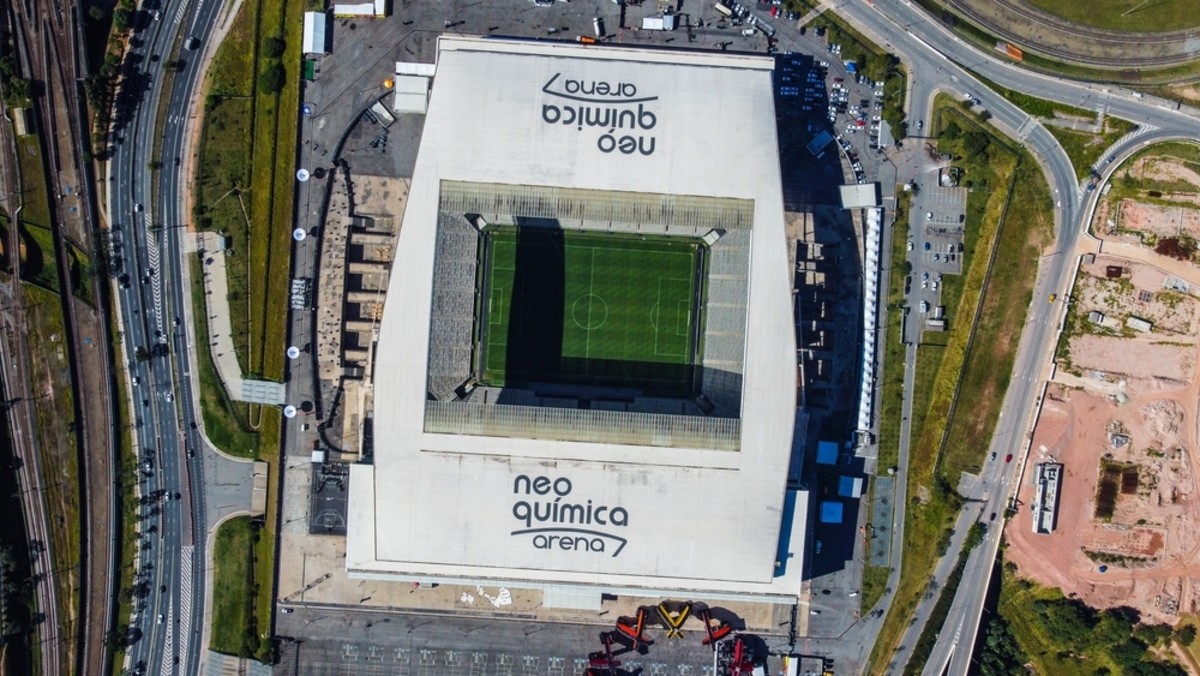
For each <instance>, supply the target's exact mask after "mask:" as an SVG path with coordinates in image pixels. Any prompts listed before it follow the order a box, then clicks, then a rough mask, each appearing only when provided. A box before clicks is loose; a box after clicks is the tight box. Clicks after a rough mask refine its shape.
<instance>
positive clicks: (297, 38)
mask: <svg viewBox="0 0 1200 676" xmlns="http://www.w3.org/2000/svg"><path fill="white" fill-rule="evenodd" d="M272 2H273V3H274V4H277V5H279V7H280V12H279V17H280V20H281V21H282V23H281V24H279V25H278V26H277V32H276V33H274V34H271V33H268V35H269V36H270V35H282V36H283V38H284V56H283V63H284V64H285V69H286V77H285V78H284V84H283V90H282V91H281V92H280V94H279V98H278V114H277V118H278V120H277V125H276V138H277V144H276V147H275V160H274V164H275V168H274V184H273V188H272V192H273V193H274V199H273V206H272V221H271V222H272V225H271V235H270V242H271V246H270V249H269V250H268V253H270V255H271V258H270V263H269V266H268V269H269V271H270V276H269V277H268V284H269V286H268V288H267V294H266V309H267V314H266V327H265V338H264V341H263V357H262V370H261V373H262V374H263V377H265V378H267V379H269V380H283V369H284V361H285V360H284V353H285V352H286V347H287V346H286V345H284V342H285V340H286V338H287V313H286V312H278V311H275V309H276V308H284V307H287V302H288V294H289V293H290V289H289V283H290V277H289V271H290V267H291V258H290V257H291V251H292V226H293V223H294V220H293V219H294V218H295V213H294V205H295V194H296V193H295V186H296V179H295V173H296V147H297V144H298V143H299V133H298V130H299V124H300V70H299V69H300V63H301V59H302V56H303V55H302V54H301V48H302V45H301V44H300V42H301V34H300V33H301V30H302V28H303V23H304V22H303V14H304V6H303V4H302V3H298V2H291V3H289V2H283V1H282V0H272ZM293 69H294V70H293Z"/></svg>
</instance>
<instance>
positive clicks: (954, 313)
mask: <svg viewBox="0 0 1200 676" xmlns="http://www.w3.org/2000/svg"><path fill="white" fill-rule="evenodd" d="M935 109H936V112H935V116H934V121H935V125H936V126H935V128H934V129H935V130H936V131H937V132H938V133H939V134H940V135H941V140H940V141H939V149H940V150H941V151H942V152H949V153H951V154H952V155H954V156H955V158H956V159H955V162H954V164H955V166H960V167H962V168H963V169H964V178H963V186H964V187H966V188H967V189H968V196H967V214H966V222H965V233H964V251H963V253H962V257H963V274H962V275H961V276H959V275H947V276H945V278H944V279H943V282H942V296H941V301H942V304H943V305H945V307H946V310H945V316H946V318H947V329H948V330H947V331H946V332H945V333H925V334H923V336H922V344H921V345H920V347H919V348H918V353H917V372H916V374H915V387H914V393H913V420H912V423H913V425H912V440H911V446H910V452H909V472H908V477H907V481H908V498H909V504H908V509H907V511H906V514H905V532H904V543H905V545H904V552H903V556H904V563H903V569H902V572H901V577H900V583H899V587H898V588H897V590H896V598H895V602H894V603H893V604H892V608H891V611H890V613H889V614H888V617H887V620H886V621H885V623H884V626H883V628H882V630H881V632H880V635H879V639H878V640H877V641H876V645H875V650H874V652H873V653H872V657H871V662H872V665H873V666H874V667H875V668H876V669H879V668H882V666H883V665H884V664H886V662H887V656H888V655H890V654H891V653H892V651H893V650H894V649H895V646H896V644H897V642H898V641H899V639H900V636H901V635H902V634H903V631H904V628H905V627H906V626H907V622H908V618H909V617H910V616H911V614H912V612H913V609H914V608H915V607H916V604H917V602H918V601H919V599H920V597H921V595H922V594H923V593H924V592H925V590H926V589H925V588H926V585H927V582H928V580H927V576H928V571H929V570H932V569H933V567H934V565H935V563H936V561H937V559H938V558H939V557H940V556H941V555H942V554H944V553H945V548H946V546H947V544H948V541H949V536H950V529H951V527H952V525H953V521H954V518H955V516H956V514H957V512H958V510H959V508H960V507H961V499H960V498H959V496H958V495H957V493H956V492H955V490H954V487H955V485H956V484H957V481H958V477H959V473H960V472H961V471H964V470H965V469H967V468H968V467H970V466H972V464H973V463H977V462H978V461H979V459H981V458H982V456H983V454H984V453H985V449H986V448H987V440H988V438H989V437H990V434H991V431H992V429H994V427H995V421H996V419H997V417H998V415H999V406H1000V402H1001V400H1002V398H1003V394H1004V388H1005V386H1006V385H1007V382H1008V378H1009V373H1010V371H1011V368H1012V359H1013V357H1014V354H1015V349H1016V336H1018V335H1019V333H1020V327H1021V325H1022V322H1021V321H1020V320H1019V319H1017V320H1016V321H1015V324H1014V325H1013V326H998V322H999V321H1000V320H994V319H993V318H990V317H986V316H983V315H986V314H987V313H988V312H1000V314H1002V315H1003V316H1004V317H1010V316H1011V315H1016V316H1018V317H1019V316H1021V315H1023V313H1024V311H1025V308H1026V307H1028V301H1029V297H1030V293H1031V292H1030V291H1029V290H1028V289H1029V288H1030V287H1031V285H1032V283H1033V275H1032V274H1030V273H1031V271H1032V270H1033V269H1034V266H1035V264H1036V252H1037V245H1038V243H1044V242H1045V239H1046V234H1047V233H1048V225H1049V223H1050V222H1051V221H1050V214H1051V211H1050V201H1049V190H1048V188H1047V186H1046V184H1045V183H1044V179H1043V178H1042V176H1041V174H1040V171H1039V170H1038V169H1037V167H1036V164H1034V163H1033V161H1032V159H1031V158H1028V157H1023V156H1021V155H1019V154H1017V153H1016V152H1015V151H1014V150H1013V149H1012V148H1010V147H1009V146H1007V145H1005V142H1004V141H1003V140H1002V139H1000V138H999V137H997V136H995V135H994V134H993V133H992V131H991V129H990V127H987V126H986V125H983V124H981V123H980V121H979V120H978V118H977V117H974V116H972V115H971V114H970V113H968V112H966V111H964V110H963V109H962V108H961V107H960V105H959V104H958V103H956V102H954V101H952V100H951V99H950V98H949V97H946V96H940V97H939V98H938V100H937V102H936V105H935ZM1010 197H1011V202H1010ZM1018 201H1020V202H1021V204H1019V205H1018V204H1017V202H1018ZM1006 209H1007V211H1006ZM1002 218H1003V220H1004V227H1003V228H1001V227H1000V225H1001V220H1002ZM995 247H999V248H998V249H995V255H996V260H995V262H994V265H992V266H989V263H990V262H991V261H990V259H991V256H992V254H993V249H994V248H995ZM989 267H991V269H990V270H989ZM1022 271H1024V272H1023V273H1022ZM989 273H990V276H989ZM980 303H982V306H980ZM1001 308H1003V311H1001V310H1000V309H1001ZM977 311H978V312H979V314H980V315H981V320H980V327H979V328H983V331H981V332H979V334H978V335H979V338H978V339H977V340H975V341H974V342H972V341H971V336H972V330H973V326H972V323H973V321H974V318H975V316H976V314H977ZM1006 321H1010V322H1011V321H1013V320H1012V319H1008V320H1006ZM989 331H990V332H998V333H995V334H989V333H987V332H989ZM968 348H970V349H968ZM985 393H989V394H987V395H986V396H990V397H992V398H991V399H981V398H979V397H982V396H985ZM956 397H959V398H961V399H962V400H963V401H969V402H973V403H972V405H970V406H957V407H952V406H951V404H952V403H953V402H954V401H955V398H956ZM947 429H963V430H970V431H972V434H974V435H975V436H974V437H973V438H974V439H975V443H976V444H978V445H975V446H973V447H967V446H965V445H964V444H961V443H957V440H956V443H954V444H951V443H949V441H950V440H949V439H948V438H947V437H949V436H952V435H947V434H946V430H947ZM931 543H932V546H931Z"/></svg>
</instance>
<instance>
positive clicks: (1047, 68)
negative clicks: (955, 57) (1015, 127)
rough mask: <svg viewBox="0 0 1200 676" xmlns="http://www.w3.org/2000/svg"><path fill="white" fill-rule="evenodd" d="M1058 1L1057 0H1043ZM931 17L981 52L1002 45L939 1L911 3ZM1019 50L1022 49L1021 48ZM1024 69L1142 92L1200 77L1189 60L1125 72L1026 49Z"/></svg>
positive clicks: (1195, 64) (1198, 64)
mask: <svg viewBox="0 0 1200 676" xmlns="http://www.w3.org/2000/svg"><path fill="white" fill-rule="evenodd" d="M1044 1H1047V2H1057V0H1044ZM914 2H916V3H917V4H918V5H920V6H921V7H923V8H924V9H925V10H926V11H928V12H929V13H930V14H931V15H932V16H935V17H939V18H940V19H941V21H942V23H944V24H945V25H947V26H948V27H951V28H953V30H954V32H955V33H956V34H958V35H959V36H961V37H962V38H963V39H965V40H968V41H970V42H971V43H973V44H974V45H975V46H976V47H978V48H980V49H982V50H984V51H993V50H995V48H996V43H997V42H1003V41H1002V40H1000V38H998V37H997V36H995V35H993V34H992V33H989V32H988V31H986V30H983V29H982V28H980V27H978V26H976V25H974V24H972V23H971V22H969V21H968V20H966V19H965V18H963V17H962V16H961V15H960V14H958V13H956V12H953V11H951V10H948V9H946V8H945V7H944V5H943V4H942V2H941V0H914ZM1176 4H1178V5H1180V6H1191V5H1190V4H1189V3H1176ZM1022 47H1024V46H1023V45H1022ZM1021 65H1022V66H1023V67H1024V68H1028V69H1029V70H1034V71H1038V72H1042V73H1048V74H1052V75H1062V76H1065V77H1069V78H1071V79H1074V80H1087V81H1091V82H1116V83H1120V84H1122V85H1126V86H1133V87H1137V88H1139V89H1144V88H1147V87H1150V86H1154V85H1168V84H1176V83H1180V82H1189V81H1192V80H1194V79H1195V78H1196V77H1200V60H1197V59H1192V60H1190V61H1187V62H1185V63H1183V64H1180V65H1177V66H1167V67H1163V68H1141V69H1138V68H1127V69H1124V70H1106V69H1102V68H1092V67H1088V66H1080V65H1076V64H1069V63H1063V62H1061V61H1059V60H1056V59H1053V58H1048V57H1045V56H1041V55H1039V54H1036V53H1034V52H1033V51H1032V50H1030V49H1025V58H1024V60H1023V61H1022V62H1021Z"/></svg>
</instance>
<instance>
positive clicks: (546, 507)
mask: <svg viewBox="0 0 1200 676" xmlns="http://www.w3.org/2000/svg"><path fill="white" fill-rule="evenodd" d="M572 488H573V486H572V485H571V480H570V479H568V478H566V477H557V478H554V479H551V478H550V477H545V476H538V477H528V476H526V475H524V474H521V475H518V476H517V478H516V479H515V480H514V481H513V495H518V496H522V495H523V496H529V497H531V498H532V499H531V500H517V501H516V502H514V503H513V507H512V515H513V518H514V519H516V520H517V521H519V522H520V523H521V525H522V526H523V528H518V529H517V530H514V531H513V532H512V533H510V535H529V536H532V538H533V539H532V544H533V546H534V548H535V549H557V550H561V551H568V552H569V551H577V552H593V553H598V554H608V553H609V552H610V550H611V552H612V556H613V558H616V557H617V556H618V555H619V554H620V553H621V550H622V549H625V545H626V544H628V542H629V541H628V540H626V539H625V538H623V537H621V536H619V535H616V534H614V533H611V532H606V531H605V530H597V529H596V527H597V526H604V527H606V528H608V529H611V528H614V527H619V528H624V527H626V526H628V525H629V512H627V511H625V508H624V507H619V506H618V507H611V506H609V505H595V504H592V501H591V500H588V501H587V502H584V503H579V502H563V499H564V498H567V497H569V496H570V495H571V490H572ZM539 497H540V498H545V499H543V500H539V499H538V498H539ZM568 524H569V525H568ZM579 526H585V527H584V528H580V527H579Z"/></svg>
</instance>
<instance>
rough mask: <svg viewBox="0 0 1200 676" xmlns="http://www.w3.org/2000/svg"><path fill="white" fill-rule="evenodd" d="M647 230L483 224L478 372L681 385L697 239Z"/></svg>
mask: <svg viewBox="0 0 1200 676" xmlns="http://www.w3.org/2000/svg"><path fill="white" fill-rule="evenodd" d="M644 240H646V238H645V237H637V236H620V235H611V234H604V233H590V232H564V231H562V230H550V229H546V228H520V229H518V228H512V227H503V228H497V229H495V230H492V231H490V232H488V234H487V244H486V253H485V259H486V260H488V261H489V263H488V266H487V271H486V272H485V280H484V296H483V297H486V298H487V302H486V303H485V304H484V305H485V308H484V309H483V311H484V315H485V318H484V319H482V320H481V324H483V325H484V326H486V330H485V332H484V333H485V335H484V336H483V337H482V339H483V346H484V349H483V352H484V356H483V359H482V362H483V373H484V375H483V380H484V381H486V382H489V383H492V384H496V385H500V384H503V383H504V382H506V381H507V382H514V381H529V380H538V381H562V380H565V381H567V382H592V383H604V384H619V385H622V386H627V387H652V388H656V389H660V388H661V389H669V390H679V389H683V388H687V387H688V385H689V381H690V374H691V372H692V368H691V366H692V364H693V363H694V362H695V356H696V350H697V335H696V333H697V332H696V326H697V317H698V312H699V310H700V308H699V307H698V305H697V303H696V290H697V288H698V286H699V279H700V270H699V265H698V262H699V249H700V243H699V242H698V241H696V240H692V239H685V238H677V237H676V238H667V237H663V238H654V239H652V240H647V241H644Z"/></svg>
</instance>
